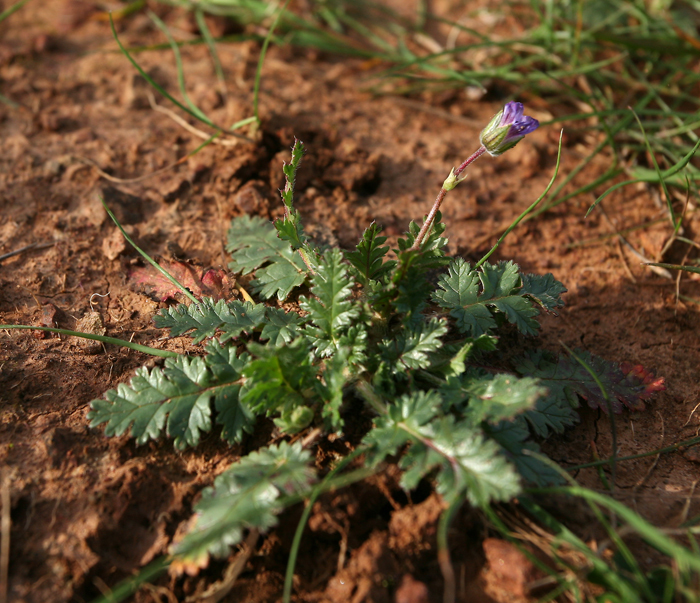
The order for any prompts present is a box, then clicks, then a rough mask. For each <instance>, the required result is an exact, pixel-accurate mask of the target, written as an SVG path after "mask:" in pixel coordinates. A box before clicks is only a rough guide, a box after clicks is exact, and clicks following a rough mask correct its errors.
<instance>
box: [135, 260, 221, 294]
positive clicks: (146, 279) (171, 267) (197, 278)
mask: <svg viewBox="0 0 700 603" xmlns="http://www.w3.org/2000/svg"><path fill="white" fill-rule="evenodd" d="M160 265H161V267H162V268H163V269H164V270H166V271H167V272H169V273H170V274H171V275H172V276H173V277H174V278H175V279H176V280H177V281H178V282H180V283H181V284H182V285H183V286H184V287H186V288H187V289H189V290H190V292H191V293H192V295H194V296H195V297H197V298H199V299H201V298H203V297H212V298H214V300H219V299H227V298H228V297H229V292H230V291H229V282H228V277H227V276H226V273H225V272H224V271H223V270H214V269H213V268H208V269H203V268H200V267H198V266H192V265H191V264H188V263H186V262H178V261H168V260H162V261H161V262H160ZM129 278H130V279H131V280H132V281H134V283H135V284H136V285H138V286H139V287H140V288H142V289H143V290H144V291H145V292H146V293H148V294H149V295H152V296H153V297H155V298H156V299H157V300H158V301H168V300H169V299H174V300H176V301H181V302H184V301H186V298H185V296H184V294H183V293H182V291H181V290H180V289H179V288H178V287H176V286H175V285H174V284H173V283H171V282H170V281H169V280H168V279H167V278H166V277H165V276H164V275H163V274H161V273H160V272H159V271H158V270H156V269H155V268H154V267H153V266H151V265H148V266H144V267H137V268H134V269H133V270H132V271H131V272H130V273H129Z"/></svg>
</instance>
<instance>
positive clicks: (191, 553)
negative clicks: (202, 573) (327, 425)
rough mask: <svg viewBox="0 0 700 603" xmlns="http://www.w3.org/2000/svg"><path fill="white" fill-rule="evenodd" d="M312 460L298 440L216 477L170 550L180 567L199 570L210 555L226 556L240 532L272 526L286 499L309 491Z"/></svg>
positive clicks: (262, 451)
mask: <svg viewBox="0 0 700 603" xmlns="http://www.w3.org/2000/svg"><path fill="white" fill-rule="evenodd" d="M312 461H313V459H312V457H311V454H310V453H309V452H308V451H306V450H303V449H302V446H301V443H300V442H295V443H294V444H288V443H287V442H281V443H280V444H279V446H275V445H272V446H269V447H268V448H262V449H260V450H258V451H256V452H252V453H250V454H249V455H248V456H245V457H242V458H241V459H240V460H239V461H237V462H236V463H234V464H233V465H231V467H229V468H228V469H227V470H226V471H224V473H222V474H221V475H219V476H218V477H217V478H216V480H215V481H214V487H213V488H205V490H204V491H203V493H202V498H201V500H200V501H199V502H198V503H197V505H196V506H195V511H196V512H197V515H196V520H195V523H194V526H193V528H192V529H191V530H190V531H189V533H188V534H187V535H186V536H185V537H184V538H183V539H182V541H180V542H179V543H177V544H176V545H175V546H174V547H173V550H172V553H173V555H174V556H175V557H176V558H177V559H178V561H179V562H180V563H184V564H194V565H195V566H197V567H204V566H205V565H206V563H207V560H208V558H209V556H210V555H213V556H215V557H225V556H226V555H228V554H229V550H230V547H231V546H233V545H236V544H238V543H239V542H240V541H241V540H242V535H243V531H244V530H246V529H251V528H255V529H258V530H260V531H261V532H264V531H266V530H268V529H269V528H271V527H272V526H274V525H276V524H277V514H278V513H279V512H280V511H282V509H284V507H285V506H286V505H287V504H289V502H288V501H289V500H290V499H292V500H294V498H295V497H298V496H300V495H304V494H306V493H307V492H309V490H310V489H311V486H312V484H313V482H314V480H315V474H314V471H313V468H312Z"/></svg>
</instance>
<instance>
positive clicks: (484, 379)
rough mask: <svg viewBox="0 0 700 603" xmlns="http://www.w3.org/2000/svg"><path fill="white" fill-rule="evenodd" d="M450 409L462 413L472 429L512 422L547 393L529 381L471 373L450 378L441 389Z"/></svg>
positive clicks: (532, 380) (524, 378)
mask: <svg viewBox="0 0 700 603" xmlns="http://www.w3.org/2000/svg"><path fill="white" fill-rule="evenodd" d="M440 391H441V392H444V395H445V397H446V398H447V399H449V400H450V401H451V405H452V406H456V407H457V408H458V409H462V412H464V414H465V416H466V417H468V418H469V419H470V421H471V422H472V425H478V424H479V423H481V422H483V421H486V422H489V423H497V422H499V421H502V420H504V419H512V418H513V417H515V416H516V415H518V414H520V413H522V412H523V411H525V410H528V409H530V408H533V407H534V406H535V404H536V402H537V400H539V399H540V398H541V397H542V396H544V395H546V394H547V389H546V388H545V387H543V386H542V385H540V383H539V381H538V380H537V379H533V378H532V377H523V378H518V377H516V376H515V375H508V374H505V373H498V374H495V375H494V374H489V373H484V372H477V371H474V370H471V371H469V372H467V373H465V374H464V375H461V376H460V377H449V378H448V380H447V384H446V385H445V386H444V387H443V388H441V389H440Z"/></svg>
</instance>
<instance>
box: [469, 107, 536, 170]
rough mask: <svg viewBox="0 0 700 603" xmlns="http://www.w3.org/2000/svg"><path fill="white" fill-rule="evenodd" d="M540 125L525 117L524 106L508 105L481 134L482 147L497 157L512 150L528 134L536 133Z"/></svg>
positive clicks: (532, 118) (533, 119) (531, 118)
mask: <svg viewBox="0 0 700 603" xmlns="http://www.w3.org/2000/svg"><path fill="white" fill-rule="evenodd" d="M539 125H540V122H538V121H537V120H536V119H535V118H534V117H529V116H528V115H523V104H522V103H516V102H514V101H511V102H509V103H506V106H505V107H503V109H501V110H500V111H499V112H498V113H496V115H494V116H493V119H491V121H490V122H489V125H488V126H486V127H485V128H484V129H483V130H482V132H481V145H482V146H483V147H484V148H485V149H486V150H487V151H488V153H489V154H490V155H492V156H493V157H496V156H497V155H501V154H502V153H505V152H506V151H507V150H508V149H512V148H513V147H514V146H515V145H516V144H518V143H519V142H520V141H521V140H522V139H523V138H525V135H526V134H529V133H530V132H534V131H535V130H536V129H537V128H538V127H539Z"/></svg>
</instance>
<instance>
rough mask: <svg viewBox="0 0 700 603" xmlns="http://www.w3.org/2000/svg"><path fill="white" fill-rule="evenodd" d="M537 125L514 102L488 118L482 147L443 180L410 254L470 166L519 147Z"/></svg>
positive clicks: (420, 241)
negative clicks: (517, 145)
mask: <svg viewBox="0 0 700 603" xmlns="http://www.w3.org/2000/svg"><path fill="white" fill-rule="evenodd" d="M539 125H540V123H539V122H538V121H537V120H536V119H535V118H534V117H530V116H528V115H523V104H522V103H517V102H514V101H511V102H509V103H506V105H505V107H503V109H501V110H500V111H499V112H498V113H496V115H494V116H493V118H491V121H490V122H489V124H488V125H487V126H486V127H485V128H484V129H483V130H482V131H481V135H480V137H479V140H480V142H481V146H480V147H479V148H478V149H477V150H476V152H474V153H473V154H472V155H470V156H469V157H468V158H467V159H466V160H465V161H464V163H462V164H461V165H460V166H459V167H458V168H457V169H454V168H452V171H451V172H450V175H449V176H448V177H447V178H446V179H445V182H443V184H442V188H441V189H440V192H439V193H438V196H437V198H436V199H435V202H434V203H433V207H432V209H431V210H430V213H428V215H427V217H426V219H425V222H423V226H422V227H421V229H420V231H419V232H418V236H417V237H416V240H415V241H414V243H413V245H411V250H412V251H417V250H418V249H420V247H421V245H422V244H423V241H424V240H425V237H426V235H427V234H428V232H429V231H430V228H431V227H432V225H433V221H434V220H435V215H436V214H437V212H438V211H439V210H440V206H441V205H442V202H443V201H444V200H445V196H446V195H447V193H448V191H451V190H452V189H453V188H455V187H456V186H457V185H458V184H459V183H460V182H462V181H464V179H465V178H466V175H463V173H464V171H465V170H466V169H467V167H468V166H469V165H470V164H471V163H473V162H474V161H476V160H477V159H478V158H479V157H481V156H482V155H483V154H484V153H488V154H489V155H491V156H492V157H497V156H498V155H502V154H503V153H505V152H506V151H508V150H509V149H512V148H513V147H514V146H515V145H516V144H518V143H519V142H520V141H521V140H522V139H523V138H525V136H526V135H527V134H530V133H531V132H534V131H535V130H536V129H537V128H538V127H539Z"/></svg>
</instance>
